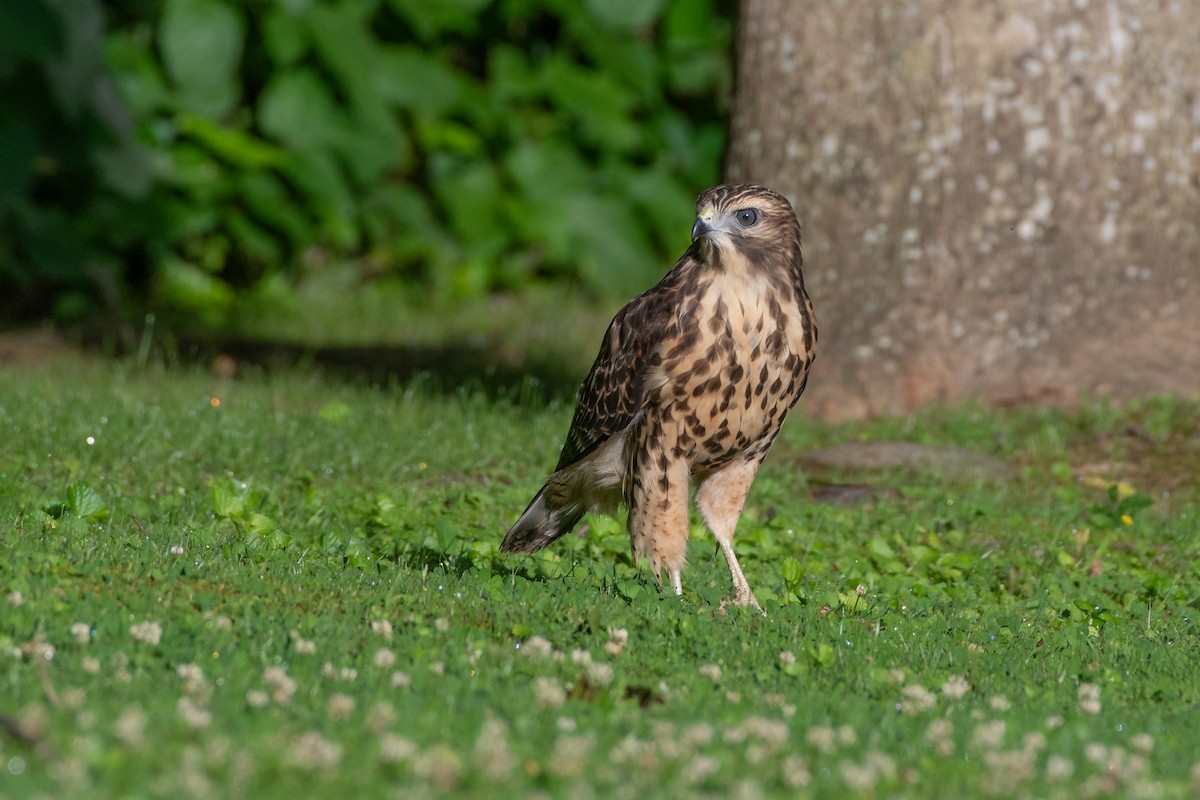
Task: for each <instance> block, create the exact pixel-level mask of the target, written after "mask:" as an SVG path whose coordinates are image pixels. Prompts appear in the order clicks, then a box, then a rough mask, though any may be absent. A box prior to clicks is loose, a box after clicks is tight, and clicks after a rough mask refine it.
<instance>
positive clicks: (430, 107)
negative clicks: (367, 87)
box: [373, 46, 462, 114]
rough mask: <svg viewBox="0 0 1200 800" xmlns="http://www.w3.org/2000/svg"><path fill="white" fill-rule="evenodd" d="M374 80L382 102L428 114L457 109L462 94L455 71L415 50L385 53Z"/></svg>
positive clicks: (390, 49)
mask: <svg viewBox="0 0 1200 800" xmlns="http://www.w3.org/2000/svg"><path fill="white" fill-rule="evenodd" d="M373 77H374V83H375V90H376V91H377V92H378V93H379V96H380V97H381V98H382V99H384V100H385V101H387V102H389V103H395V104H396V105H398V106H400V107H402V108H410V109H413V110H415V111H421V112H424V113H427V114H441V113H444V112H445V111H446V110H448V109H450V108H453V107H454V106H455V105H457V103H458V101H459V98H460V96H461V93H462V87H461V81H460V78H459V76H458V75H457V74H456V73H455V72H454V70H453V69H451V68H450V67H449V66H447V65H446V64H445V63H444V61H443V60H441V59H438V58H435V57H433V56H431V55H429V54H427V53H424V52H422V51H420V50H418V49H417V48H415V47H406V46H401V47H388V48H385V49H383V50H382V51H381V52H380V54H379V59H378V66H377V68H376V69H375V71H374V76H373Z"/></svg>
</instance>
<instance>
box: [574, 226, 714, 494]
mask: <svg viewBox="0 0 1200 800" xmlns="http://www.w3.org/2000/svg"><path fill="white" fill-rule="evenodd" d="M689 257H690V249H689V252H688V254H685V255H684V257H683V258H681V259H680V260H679V263H677V264H676V265H675V268H674V269H672V270H671V271H670V272H668V273H667V274H666V276H665V277H664V278H663V279H662V280H661V281H660V282H659V283H658V285H656V286H654V287H653V288H652V289H650V290H649V291H647V292H645V293H644V294H641V295H639V296H638V297H635V298H634V299H633V300H630V301H629V303H627V304H626V305H625V307H624V308H622V309H621V310H620V311H618V312H617V315H616V316H615V317H613V321H612V322H611V323H609V326H608V330H607V331H605V333H604V341H603V342H602V343H601V344H600V353H599V354H598V355H597V356H596V362H595V363H594V364H592V371H591V372H589V373H588V376H587V378H586V379H584V381H583V385H582V386H580V387H579V402H578V404H577V405H576V406H575V416H574V417H573V418H572V419H571V428H570V430H568V431H567V440H566V442H565V443H564V444H563V449H562V453H561V454H560V455H559V458H558V466H556V467H555V468H554V470H555V472H557V471H558V470H560V469H563V468H564V467H569V466H571V465H572V464H574V463H575V462H577V461H579V460H580V459H582V458H584V457H586V456H587V455H589V454H590V453H591V452H592V451H594V450H595V449H596V448H597V447H599V446H600V445H602V444H603V443H604V442H605V441H606V440H607V439H608V438H609V437H610V436H612V435H613V434H615V433H618V432H619V431H621V430H624V429H625V428H626V427H628V426H629V424H630V423H631V422H633V418H634V417H635V416H637V413H638V411H639V410H641V407H642V405H643V403H644V402H645V400H646V392H647V390H648V389H649V388H652V387H650V386H649V385H648V375H647V373H648V371H649V369H648V368H649V366H650V363H651V359H652V357H653V355H654V352H655V350H656V349H657V348H658V346H659V344H660V343H662V342H663V341H664V340H665V339H666V338H667V337H668V336H669V335H670V329H669V322H670V320H671V318H672V309H673V308H674V295H675V289H676V286H677V284H678V276H679V273H680V272H681V269H680V267H682V266H683V265H684V262H685V261H687V260H689Z"/></svg>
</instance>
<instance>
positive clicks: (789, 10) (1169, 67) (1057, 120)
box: [726, 0, 1200, 416]
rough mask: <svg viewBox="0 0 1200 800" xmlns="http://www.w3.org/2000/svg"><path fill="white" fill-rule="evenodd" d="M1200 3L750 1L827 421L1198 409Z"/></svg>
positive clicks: (767, 171) (747, 159)
mask: <svg viewBox="0 0 1200 800" xmlns="http://www.w3.org/2000/svg"><path fill="white" fill-rule="evenodd" d="M1197 42H1200V3H1195V2H1167V1H1166V0H1159V1H1158V2H1142V0H1077V1H1076V2H1058V3H1044V2H1033V0H995V2H988V3H977V2H950V3H946V2H943V1H942V0H902V1H899V2H879V3H846V2H801V1H800V0H745V2H743V4H742V9H741V25H740V29H739V34H738V48H739V52H738V72H737V91H736V97H735V102H734V114H733V120H732V127H731V140H730V145H729V151H728V159H727V164H726V173H727V174H726V177H727V179H729V180H730V181H750V182H755V183H762V184H765V185H767V186H770V187H771V188H774V189H776V190H778V191H780V192H782V193H784V194H786V195H788V196H789V197H790V198H791V200H792V201H793V204H794V205H795V207H796V209H797V212H798V214H799V216H800V219H801V224H802V226H803V228H804V240H805V275H806V279H807V282H808V285H809V290H810V293H811V294H812V297H813V301H814V303H815V304H816V307H817V316H818V319H819V321H820V329H821V344H820V351H819V355H818V358H817V363H816V365H815V367H814V371H813V376H812V382H811V384H810V387H809V391H810V397H809V400H808V402H807V403H806V404H805V405H806V406H808V407H809V408H810V409H815V410H816V411H817V412H818V413H823V414H826V415H829V416H861V415H865V414H871V413H882V412H898V411H906V410H908V409H911V408H914V407H916V406H919V405H923V404H929V403H934V402H943V401H945V402H953V401H960V400H964V399H967V398H972V397H978V398H982V399H984V400H985V401H987V402H991V403H1017V402H1053V403H1070V402H1072V401H1073V400H1075V399H1077V398H1078V397H1079V396H1080V394H1081V393H1085V394H1090V395H1105V394H1112V395H1116V396H1118V397H1129V396H1134V395H1145V394H1151V393H1163V392H1182V393H1194V392H1197V391H1200V47H1198V46H1197V44H1196V43H1197Z"/></svg>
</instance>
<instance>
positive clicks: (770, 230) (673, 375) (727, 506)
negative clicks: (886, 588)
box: [500, 184, 817, 608]
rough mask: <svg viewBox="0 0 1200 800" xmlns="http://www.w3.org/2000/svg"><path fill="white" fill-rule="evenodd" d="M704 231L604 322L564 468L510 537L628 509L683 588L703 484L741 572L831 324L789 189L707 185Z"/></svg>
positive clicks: (524, 540)
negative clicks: (693, 510)
mask: <svg viewBox="0 0 1200 800" xmlns="http://www.w3.org/2000/svg"><path fill="white" fill-rule="evenodd" d="M696 210H697V217H696V222H695V224H694V225H693V226H692V243H691V245H690V246H689V247H688V249H687V251H686V252H685V253H684V254H683V256H682V257H681V258H680V259H679V261H677V262H676V264H675V266H674V267H673V268H672V269H671V271H670V272H668V273H667V274H666V276H665V277H664V278H663V279H662V280H661V281H660V282H659V283H658V285H657V286H655V287H653V288H652V289H650V290H649V291H647V292H645V293H644V294H642V295H641V296H639V297H636V298H634V299H633V300H631V301H630V302H629V303H628V304H627V305H626V306H625V307H624V308H622V309H621V310H620V311H619V312H617V315H616V316H615V317H614V318H613V320H612V322H611V323H610V324H609V326H608V331H607V332H606V333H605V334H604V341H603V343H602V344H601V346H600V353H599V355H597V356H596V363H595V364H593V365H592V370H591V372H590V373H589V374H588V376H587V378H586V379H585V380H584V382H583V385H582V386H581V387H580V390H579V401H578V405H577V407H576V408H575V415H574V418H573V419H572V421H571V429H570V430H569V431H568V432H567V441H566V443H565V444H564V445H563V448H562V454H561V455H560V456H559V459H558V466H557V467H556V468H555V471H554V474H552V475H551V476H550V477H549V479H547V481H546V484H545V485H544V486H543V487H542V488H541V489H540V490H539V491H538V493H537V494H536V495H534V498H533V500H532V501H531V502H530V503H529V506H528V507H527V508H526V509H525V513H523V514H522V515H521V518H520V519H518V520H517V521H516V523H515V524H514V525H513V526H512V528H511V529H510V530H509V531H508V534H507V535H506V536H505V537H504V541H503V542H502V543H501V545H500V549H501V550H502V551H503V552H533V551H535V550H540V549H541V548H543V547H545V546H546V545H548V544H550V543H551V542H553V541H554V540H556V539H558V538H559V537H561V536H562V535H563V534H565V533H567V532H568V531H570V530H571V529H572V528H574V527H575V525H576V524H577V523H578V522H579V520H580V519H581V518H582V517H583V515H584V514H585V513H586V512H588V511H598V512H611V511H612V510H614V509H615V508H616V507H617V506H618V505H619V504H621V503H622V502H623V503H624V504H625V505H626V506H627V507H628V509H629V518H628V528H629V536H630V540H631V544H632V547H633V557H634V561H635V562H636V561H637V559H638V556H639V555H641V556H645V558H646V559H647V560H648V561H649V562H650V566H651V568H652V569H653V571H654V575H655V577H656V578H657V579H658V580H659V582H660V583H661V582H662V570H664V569H665V570H666V572H667V574H668V576H669V578H670V582H671V587H672V589H674V591H675V594H682V592H683V587H682V583H681V579H680V572H681V571H682V570H683V566H684V561H685V558H686V551H687V539H688V490H689V485H690V484H691V482H692V480H693V479H694V480H695V482H696V495H695V496H696V505H697V507H698V508H699V510H700V514H701V516H702V517H703V519H704V522H705V524H706V525H707V526H708V528H709V530H710V531H712V534H713V536H714V537H715V538H716V540H717V544H718V545H719V546H720V548H721V552H722V553H723V554H724V555H725V560H726V562H727V563H728V564H729V571H730V574H731V575H732V577H733V598H732V602H733V603H735V604H737V605H750V606H754V607H755V608H759V605H758V600H757V599H756V598H755V597H754V593H753V592H751V590H750V585H749V584H748V583H747V582H746V576H745V574H744V573H743V572H742V568H741V566H740V565H739V564H738V560H737V556H736V555H735V554H734V552H733V532H734V528H735V527H736V526H737V521H738V517H739V516H741V513H742V506H743V504H744V503H745V501H746V494H747V493H748V492H749V490H750V484H751V482H753V480H754V476H755V473H757V471H758V467H759V464H761V463H762V460H763V458H764V457H765V456H766V454H767V451H768V450H770V449H771V443H772V442H773V441H774V440H775V436H776V435H777V434H778V433H779V429H780V426H781V425H783V421H784V418H785V417H787V414H788V411H789V410H790V409H791V408H792V406H793V405H794V404H795V403H796V400H797V399H798V398H799V397H800V393H801V392H803V391H804V386H805V384H806V383H807V380H808V370H809V366H810V365H811V364H812V361H813V358H814V356H815V355H816V344H817V326H816V320H815V318H814V316H813V309H812V303H811V301H810V300H809V298H808V293H807V292H806V291H805V290H804V277H803V275H802V274H801V270H800V266H801V263H802V259H801V256H800V223H799V222H798V221H797V220H796V215H795V213H794V212H793V211H792V207H791V205H790V204H789V203H788V201H787V200H786V199H785V198H784V197H783V196H781V195H779V194H776V193H775V192H772V191H770V190H769V189H764V188H762V187H760V186H750V185H744V184H743V185H735V186H717V187H715V188H712V189H708V190H707V191H705V192H704V193H703V194H701V195H700V198H699V200H697V202H696Z"/></svg>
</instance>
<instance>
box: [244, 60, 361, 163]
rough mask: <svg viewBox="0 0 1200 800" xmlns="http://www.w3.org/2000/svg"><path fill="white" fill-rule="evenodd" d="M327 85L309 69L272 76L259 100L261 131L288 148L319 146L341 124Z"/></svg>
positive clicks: (338, 110) (340, 116) (335, 136)
mask: <svg viewBox="0 0 1200 800" xmlns="http://www.w3.org/2000/svg"><path fill="white" fill-rule="evenodd" d="M344 120H345V117H344V115H343V113H342V112H341V110H340V109H338V107H337V104H336V102H335V101H334V99H333V95H332V94H331V93H330V91H329V87H328V86H327V85H326V84H325V82H324V81H322V80H321V78H320V77H319V76H318V75H317V74H316V73H315V72H313V71H312V70H310V69H307V68H301V69H298V70H295V71H293V72H285V73H283V74H281V75H277V76H275V77H274V78H272V80H271V82H270V83H268V84H267V86H266V87H265V88H264V89H263V92H262V96H261V97H260V98H259V101H258V121H259V125H261V126H262V129H263V131H264V132H266V133H267V134H268V135H270V136H273V137H274V138H276V139H278V140H279V141H281V142H283V143H284V144H285V145H287V146H288V147H290V148H294V149H305V148H309V147H320V146H322V145H325V144H327V143H329V142H331V141H333V140H334V139H335V138H337V136H338V134H339V132H340V131H341V130H342V128H343V127H344V124H345V123H344Z"/></svg>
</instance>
